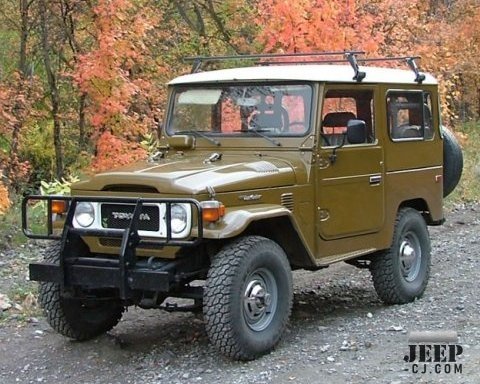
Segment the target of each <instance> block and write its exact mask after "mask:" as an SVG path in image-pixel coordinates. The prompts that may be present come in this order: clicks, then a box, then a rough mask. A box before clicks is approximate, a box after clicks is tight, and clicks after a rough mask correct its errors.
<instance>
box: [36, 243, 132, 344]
mask: <svg viewBox="0 0 480 384" xmlns="http://www.w3.org/2000/svg"><path fill="white" fill-rule="evenodd" d="M59 260H60V244H54V245H52V246H51V247H49V248H47V250H46V251H45V261H47V262H49V263H56V264H58V263H59ZM38 300H39V302H40V305H41V307H42V308H43V309H44V313H45V317H46V318H47V321H48V323H49V324H50V326H51V327H52V328H53V329H54V330H55V331H57V332H58V333H60V334H62V335H64V336H67V337H69V338H72V339H75V340H79V341H81V340H89V339H92V338H94V337H97V336H99V335H101V334H103V333H105V332H107V331H109V330H110V329H112V328H113V327H114V326H115V325H117V324H118V322H119V321H120V319H121V317H122V313H123V310H124V308H123V307H122V306H121V305H120V304H119V302H118V301H117V300H104V301H102V300H95V298H93V299H89V300H88V302H87V301H83V300H81V299H77V298H74V299H73V298H72V299H70V298H65V297H63V295H62V293H61V288H60V285H59V284H56V283H48V282H41V283H40V288H39V295H38Z"/></svg>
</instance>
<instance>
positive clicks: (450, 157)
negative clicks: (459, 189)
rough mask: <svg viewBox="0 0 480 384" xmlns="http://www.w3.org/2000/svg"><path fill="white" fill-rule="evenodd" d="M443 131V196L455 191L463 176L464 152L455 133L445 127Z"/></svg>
mask: <svg viewBox="0 0 480 384" xmlns="http://www.w3.org/2000/svg"><path fill="white" fill-rule="evenodd" d="M442 132H443V197H447V196H448V195H449V194H450V193H452V192H453V190H454V189H455V187H456V186H457V184H458V182H459V181H460V178H461V177H462V170H463V154H462V148H461V147H460V145H459V144H458V141H457V139H456V138H455V135H454V134H453V133H452V132H451V131H450V130H448V129H447V128H445V127H442Z"/></svg>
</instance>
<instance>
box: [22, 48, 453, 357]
mask: <svg viewBox="0 0 480 384" xmlns="http://www.w3.org/2000/svg"><path fill="white" fill-rule="evenodd" d="M333 54H335V55H337V57H338V55H339V53H338V52H336V53H329V52H327V53H321V54H318V53H316V54H300V55H298V54H293V55H250V56H246V57H238V56H236V57H197V58H191V60H192V61H193V62H194V65H193V67H194V68H193V70H192V73H191V74H187V75H185V76H181V77H178V78H176V79H174V80H172V81H171V82H170V83H169V88H168V89H169V92H168V94H169V97H168V108H167V114H166V119H165V123H164V124H163V128H162V130H161V132H160V134H159V139H160V147H159V152H158V153H157V154H156V155H155V156H154V157H152V158H150V159H148V160H145V161H143V162H140V163H135V164H132V165H129V166H125V167H123V168H119V169H115V170H112V171H110V172H103V173H99V174H97V175H95V176H93V177H91V178H90V179H89V180H86V181H81V182H78V183H76V184H74V185H73V186H72V191H71V196H69V197H61V196H28V197H27V198H26V199H25V200H24V205H23V207H24V210H23V227H24V232H25V233H26V235H27V236H30V237H33V238H45V239H56V240H57V241H56V243H54V245H52V246H50V247H49V248H48V250H47V251H46V253H45V260H44V261H42V262H36V263H32V264H30V278H31V279H32V280H37V281H40V289H39V302H40V303H41V305H42V306H43V308H44V309H45V313H46V317H47V320H48V321H49V323H50V324H51V326H52V327H53V328H54V329H55V330H56V331H58V332H59V333H61V334H63V335H65V336H67V337H70V338H73V339H77V340H86V339H90V338H93V337H95V336H98V335H99V334H102V333H104V332H106V331H108V330H110V329H111V328H112V327H114V326H115V325H116V324H117V323H118V321H119V320H120V318H121V316H122V312H123V311H124V309H125V308H126V307H128V306H131V305H136V306H139V307H142V308H163V309H166V310H188V309H192V310H194V309H196V308H203V314H204V321H205V327H206V330H207V334H208V336H209V338H210V340H211V342H212V343H213V344H214V345H215V346H216V347H217V348H218V349H219V350H220V351H221V352H223V353H224V354H226V355H227V356H229V357H231V358H233V359H241V360H248V359H254V358H256V357H258V356H260V355H262V354H265V353H268V352H269V351H271V350H272V348H274V346H275V345H276V344H277V343H278V341H279V339H280V337H281V336H282V333H283V332H284V330H285V327H286V326H287V321H288V319H289V316H290V312H291V307H292V301H293V289H292V270H296V269H306V270H312V271H315V270H319V269H322V268H326V267H328V266H329V265H330V264H332V263H335V262H339V261H344V262H347V263H350V264H353V265H355V266H358V267H362V268H369V269H370V271H371V274H372V280H373V284H374V286H375V289H376V291H377V293H378V295H379V297H380V298H381V299H382V300H383V301H384V302H385V303H388V304H401V303H408V302H410V301H412V300H414V299H416V298H418V297H420V296H422V294H423V293H424V290H425V287H426V285H427V281H428V278H429V272H430V239H429V233H428V230H427V226H432V225H440V224H442V223H443V222H444V214H443V210H442V203H443V198H444V196H446V195H447V194H449V193H450V192H451V191H452V190H453V189H454V188H455V186H456V184H457V183H458V180H459V178H460V175H461V169H462V154H461V151H460V149H459V146H458V144H457V142H456V141H455V138H454V136H453V135H452V134H451V133H450V132H449V131H447V130H445V129H443V128H442V127H441V122H440V111H439V95H438V87H437V82H436V80H435V79H434V78H433V77H432V76H431V75H429V74H424V73H421V72H420V71H419V70H418V68H417V66H416V63H415V58H412V57H405V58H393V59H383V60H386V61H389V60H390V61H391V60H397V61H398V60H400V61H402V60H403V61H406V62H407V63H408V65H409V66H410V69H408V68H407V69H405V70H404V69H392V68H383V67H374V66H372V63H371V61H375V60H372V59H360V52H341V53H340V55H341V58H342V59H341V60H338V59H335V60H329V57H330V55H333ZM240 59H248V60H251V61H257V64H260V65H254V66H250V67H240V68H229V69H220V70H211V71H205V72H203V71H201V70H200V67H201V65H202V64H204V63H205V62H214V61H220V60H227V61H228V60H235V62H238V60H240ZM339 61H344V63H343V64H341V63H339ZM359 63H361V64H362V66H359ZM38 202H41V203H42V204H43V206H44V207H46V217H47V223H46V226H45V233H43V234H38V233H35V232H34V231H32V229H31V225H30V223H31V219H30V217H31V216H30V214H29V209H30V207H31V206H32V205H33V204H34V203H38ZM171 297H174V298H187V299H191V305H189V306H187V307H186V308H185V307H178V306H176V305H174V304H169V303H168V299H167V298H171ZM166 299H167V300H166ZM165 303H166V304H165Z"/></svg>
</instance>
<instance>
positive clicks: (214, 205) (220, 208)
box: [200, 200, 225, 223]
mask: <svg viewBox="0 0 480 384" xmlns="http://www.w3.org/2000/svg"><path fill="white" fill-rule="evenodd" d="M200 206H201V207H202V218H203V221H206V222H210V223H213V222H215V221H218V220H220V218H222V217H223V216H225V206H224V205H223V204H222V203H220V202H219V201H216V200H210V201H202V202H201V203H200Z"/></svg>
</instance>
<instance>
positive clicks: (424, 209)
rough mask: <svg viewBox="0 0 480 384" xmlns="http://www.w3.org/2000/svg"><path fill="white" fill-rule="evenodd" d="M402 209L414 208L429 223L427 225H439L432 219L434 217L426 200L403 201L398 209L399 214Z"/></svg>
mask: <svg viewBox="0 0 480 384" xmlns="http://www.w3.org/2000/svg"><path fill="white" fill-rule="evenodd" d="M402 208H413V209H415V210H417V211H418V212H420V213H421V215H422V216H423V218H424V220H425V222H426V223H427V225H435V224H437V222H435V221H434V220H433V218H432V215H431V213H430V208H429V206H428V203H427V201H426V200H425V199H422V198H417V199H411V200H405V201H403V202H402V203H401V204H400V206H399V207H398V209H397V214H398V212H399V211H400V210H401V209H402Z"/></svg>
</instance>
